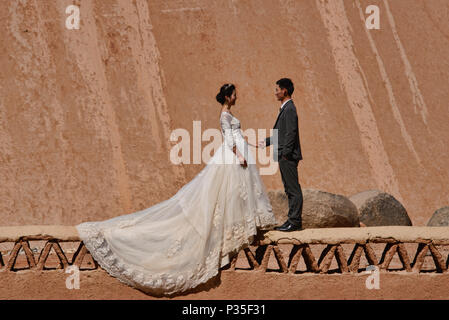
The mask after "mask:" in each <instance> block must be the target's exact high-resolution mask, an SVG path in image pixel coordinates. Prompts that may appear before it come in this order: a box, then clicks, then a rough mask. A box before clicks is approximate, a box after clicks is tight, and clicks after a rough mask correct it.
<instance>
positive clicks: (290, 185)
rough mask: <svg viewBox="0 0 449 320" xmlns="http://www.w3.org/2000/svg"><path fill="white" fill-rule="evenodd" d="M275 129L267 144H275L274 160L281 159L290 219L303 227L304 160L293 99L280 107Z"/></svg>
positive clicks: (267, 139) (294, 223)
mask: <svg viewBox="0 0 449 320" xmlns="http://www.w3.org/2000/svg"><path fill="white" fill-rule="evenodd" d="M273 129H274V135H273V136H271V137H268V138H266V139H265V144H266V146H267V147H268V146H270V145H273V148H274V150H273V155H274V160H275V161H279V168H280V171H281V177H282V182H283V184H284V189H285V193H286V195H287V197H288V207H289V210H288V221H289V222H290V223H291V224H293V225H295V226H300V227H301V226H302V219H301V214H302V204H303V197H302V190H301V186H300V185H299V182H298V162H299V161H300V160H302V154H301V145H300V142H299V130H298V114H297V112H296V107H295V104H294V103H293V101H292V100H290V101H288V102H287V103H285V104H284V106H283V107H282V108H281V109H280V111H279V114H278V117H277V119H276V123H275V124H274V127H273ZM276 135H277V141H276ZM276 142H277V143H276Z"/></svg>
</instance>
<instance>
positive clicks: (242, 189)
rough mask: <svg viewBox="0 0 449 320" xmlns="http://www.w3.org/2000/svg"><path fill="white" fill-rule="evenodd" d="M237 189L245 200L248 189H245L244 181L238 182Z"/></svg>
mask: <svg viewBox="0 0 449 320" xmlns="http://www.w3.org/2000/svg"><path fill="white" fill-rule="evenodd" d="M239 191H240V198H242V199H243V201H246V199H248V191H247V190H246V185H245V184H244V183H242V184H240V186H239Z"/></svg>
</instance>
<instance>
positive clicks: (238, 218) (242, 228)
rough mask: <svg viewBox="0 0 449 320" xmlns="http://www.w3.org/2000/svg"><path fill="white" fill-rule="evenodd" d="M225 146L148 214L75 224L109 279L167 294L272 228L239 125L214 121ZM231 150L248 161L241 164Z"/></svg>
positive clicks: (210, 272) (227, 117) (198, 279)
mask: <svg viewBox="0 0 449 320" xmlns="http://www.w3.org/2000/svg"><path fill="white" fill-rule="evenodd" d="M220 124H221V129H222V134H223V137H224V141H223V143H222V144H221V146H220V147H219V148H218V149H217V151H216V152H215V154H214V156H213V157H212V158H211V160H210V161H209V162H208V163H207V165H206V166H205V167H204V168H203V170H201V172H200V173H198V175H196V176H195V177H194V178H193V180H191V181H190V182H189V183H187V184H186V185H184V186H183V187H182V188H181V189H180V190H179V191H178V192H177V193H176V194H175V195H174V196H173V197H171V198H170V199H168V200H165V201H163V202H160V203H158V204H156V205H153V206H152V207H149V208H147V209H144V210H141V211H138V212H134V213H131V214H126V215H122V216H118V217H115V218H112V219H109V220H105V221H95V222H84V223H81V224H79V225H77V226H76V228H77V230H78V233H79V236H80V238H81V240H82V241H83V242H84V244H85V246H86V247H87V249H88V250H89V252H90V253H91V255H92V257H93V258H94V259H95V260H96V261H97V262H98V264H99V265H100V266H101V267H102V268H103V269H105V270H106V271H107V272H108V273H109V274H110V275H112V276H114V277H116V278H118V279H119V280H120V281H121V282H124V283H126V284H128V285H131V286H133V287H137V288H139V289H140V290H142V291H145V292H147V293H154V294H173V293H177V292H182V291H186V290H188V289H191V288H194V287H196V286H197V285H199V284H200V283H203V282H206V281H207V280H208V279H210V278H212V277H213V276H215V275H216V274H217V273H218V271H219V268H220V267H223V266H225V265H227V264H228V263H229V262H230V254H235V253H237V252H238V251H240V250H241V249H242V248H244V247H245V246H248V245H249V244H250V243H251V242H252V241H253V239H254V236H255V235H256V233H257V230H256V228H261V229H264V228H270V227H272V226H274V225H276V220H275V217H274V215H273V212H272V207H271V204H270V201H269V199H268V196H267V193H266V189H265V187H264V185H263V182H262V180H261V177H260V175H259V172H258V169H257V167H256V165H255V161H254V158H253V157H252V155H251V152H248V144H247V142H246V140H245V139H244V138H243V135H242V132H241V129H240V121H239V120H238V119H237V118H236V117H234V116H233V115H231V114H230V113H228V112H226V111H224V112H222V113H221V116H220ZM234 145H235V146H236V147H237V148H238V149H239V151H240V153H241V154H242V155H243V156H244V157H245V159H246V160H247V164H248V165H247V167H246V168H244V167H242V166H241V165H240V163H239V161H238V160H237V157H236V156H235V154H234V152H233V151H232V147H233V146H234Z"/></svg>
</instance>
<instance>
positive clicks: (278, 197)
mask: <svg viewBox="0 0 449 320" xmlns="http://www.w3.org/2000/svg"><path fill="white" fill-rule="evenodd" d="M302 192H303V199H304V203H303V210H302V225H303V228H306V229H307V228H338V227H359V217H358V211H357V208H356V206H355V205H354V204H353V203H352V202H351V201H350V200H349V199H348V198H347V197H345V196H342V195H337V194H332V193H329V192H324V191H319V190H313V189H303V190H302ZM268 197H269V198H270V202H271V206H272V207H273V213H274V214H275V217H276V220H277V221H278V222H279V223H284V222H285V221H286V220H287V213H288V199H287V196H286V195H285V192H284V190H283V189H282V190H273V191H269V192H268Z"/></svg>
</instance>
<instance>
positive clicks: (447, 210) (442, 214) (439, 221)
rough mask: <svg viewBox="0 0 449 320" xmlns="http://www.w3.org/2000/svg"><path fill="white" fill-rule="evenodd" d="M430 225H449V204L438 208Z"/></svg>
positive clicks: (428, 223) (428, 224)
mask: <svg viewBox="0 0 449 320" xmlns="http://www.w3.org/2000/svg"><path fill="white" fill-rule="evenodd" d="M427 226H428V227H447V226H449V206H446V207H442V208H440V209H438V210H436V211H435V212H434V213H433V215H432V218H430V220H429V222H427Z"/></svg>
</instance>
